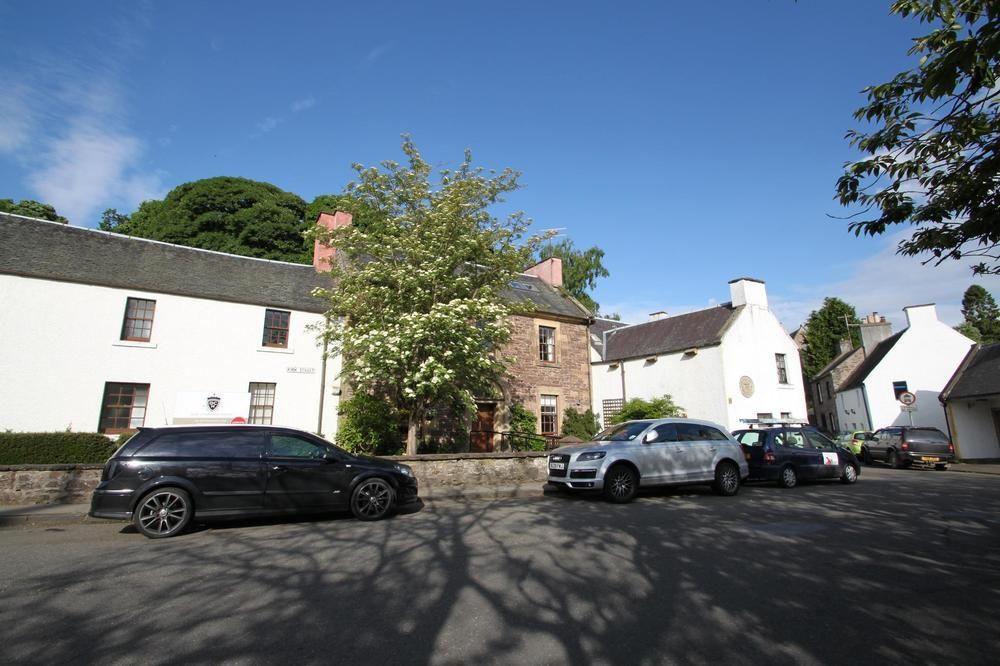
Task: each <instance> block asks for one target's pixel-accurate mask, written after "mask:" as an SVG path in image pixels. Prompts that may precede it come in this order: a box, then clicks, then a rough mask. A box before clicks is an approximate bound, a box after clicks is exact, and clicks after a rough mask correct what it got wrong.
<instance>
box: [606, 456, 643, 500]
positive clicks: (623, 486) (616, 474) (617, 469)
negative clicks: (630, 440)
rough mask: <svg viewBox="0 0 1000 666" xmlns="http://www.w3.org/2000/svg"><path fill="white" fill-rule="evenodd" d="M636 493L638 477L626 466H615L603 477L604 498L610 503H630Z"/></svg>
mask: <svg viewBox="0 0 1000 666" xmlns="http://www.w3.org/2000/svg"><path fill="white" fill-rule="evenodd" d="M637 492H639V476H638V475H637V474H636V473H635V471H634V470H633V469H632V468H631V467H629V466H628V465H615V466H613V467H612V468H611V469H609V470H608V473H607V474H605V475H604V496H605V497H607V498H608V499H609V500H611V501H612V502H615V503H616V504H625V503H626V502H631V501H632V499H633V498H635V495H636V493H637Z"/></svg>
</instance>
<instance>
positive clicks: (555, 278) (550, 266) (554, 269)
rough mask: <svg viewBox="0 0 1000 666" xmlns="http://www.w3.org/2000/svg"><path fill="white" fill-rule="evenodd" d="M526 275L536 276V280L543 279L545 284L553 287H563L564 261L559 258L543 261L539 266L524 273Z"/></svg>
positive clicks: (536, 265)
mask: <svg viewBox="0 0 1000 666" xmlns="http://www.w3.org/2000/svg"><path fill="white" fill-rule="evenodd" d="M524 274H525V275H534V276H535V277H536V278H539V279H541V281H542V282H544V283H545V284H550V285H552V286H553V287H561V286H562V285H563V278H562V259H560V258H559V257H549V258H548V259H543V260H541V261H539V262H538V263H537V264H535V265H534V266H532V267H531V268H529V269H528V270H526V271H524Z"/></svg>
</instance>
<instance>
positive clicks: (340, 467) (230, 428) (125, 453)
mask: <svg viewBox="0 0 1000 666" xmlns="http://www.w3.org/2000/svg"><path fill="white" fill-rule="evenodd" d="M415 501H417V480H416V479H415V478H414V476H413V471H412V470H411V469H410V468H409V467H407V466H406V465H398V464H396V463H393V462H389V461H387V460H380V459H378V458H368V457H365V456H356V455H352V454H350V453H347V452H346V451H344V450H342V449H339V448H337V447H336V446H334V445H333V444H331V443H330V442H328V441H326V440H324V439H322V438H320V437H317V436H316V435H312V434H310V433H307V432H303V431H300V430H294V429H292V428H281V427H272V426H254V425H242V426H237V425H225V426H183V427H178V426H165V427H159V428H140V429H139V431H138V432H137V433H136V434H135V435H134V436H133V437H132V438H131V439H129V440H128V441H127V442H125V444H124V445H122V447H121V448H119V449H118V451H116V452H115V454H114V455H113V456H111V458H110V459H109V460H108V462H107V464H105V466H104V472H103V474H102V476H101V481H100V483H99V484H98V486H97V488H96V489H95V490H94V494H93V498H92V499H91V504H90V515H91V516H93V517H95V518H114V519H126V520H131V521H132V523H133V524H134V525H135V528H136V529H137V530H139V532H141V533H142V534H144V535H145V536H147V537H150V538H154V539H156V538H162V537H170V536H174V535H176V534H179V533H180V532H182V531H183V530H184V529H185V528H186V527H187V526H188V524H190V522H191V520H192V519H195V518H213V517H232V516H248V515H266V514H271V515H275V514H278V515H280V514H295V513H302V512H320V511H339V510H348V509H349V510H350V511H351V512H353V513H354V515H355V516H356V517H358V518H359V519H361V520H378V519H379V518H384V517H385V516H386V515H388V514H389V512H390V511H392V510H393V508H394V507H395V506H397V505H401V504H406V503H410V502H415Z"/></svg>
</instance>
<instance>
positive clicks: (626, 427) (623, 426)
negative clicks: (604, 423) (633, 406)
mask: <svg viewBox="0 0 1000 666" xmlns="http://www.w3.org/2000/svg"><path fill="white" fill-rule="evenodd" d="M648 427H649V421H632V422H631V423H619V424H618V425H613V426H611V427H609V428H605V429H604V430H602V431H601V432H599V433H597V434H596V435H594V440H593V441H595V442H630V441H632V440H633V439H635V438H636V437H638V436H639V435H640V434H642V431H643V430H645V429H646V428H648Z"/></svg>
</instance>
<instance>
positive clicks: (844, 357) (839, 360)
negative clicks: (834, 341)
mask: <svg viewBox="0 0 1000 666" xmlns="http://www.w3.org/2000/svg"><path fill="white" fill-rule="evenodd" d="M859 349H861V347H855V348H854V349H848V350H847V351H845V352H842V353H840V354H838V355H837V356H835V357H834V358H833V360H832V361H830V362H829V363H827V364H826V365H824V366H823V369H822V370H820V371H819V372H817V373H816V374H815V375H813V380H817V379H819V378H820V377H822V376H823V375H825V374H827V373H829V372H832V371H833V370H834V369H835V368H836V367H837V366H838V365H840V364H841V363H843V362H844V361H846V360H847V359H848V357H850V356H852V355H853V354H854V352H856V351H858V350H859Z"/></svg>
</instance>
